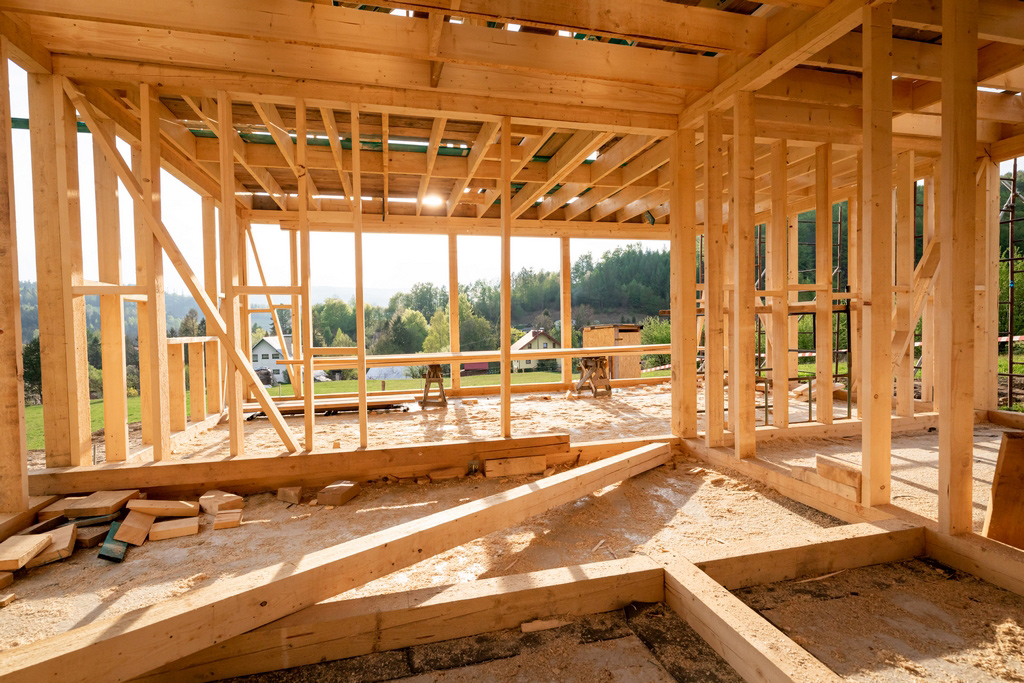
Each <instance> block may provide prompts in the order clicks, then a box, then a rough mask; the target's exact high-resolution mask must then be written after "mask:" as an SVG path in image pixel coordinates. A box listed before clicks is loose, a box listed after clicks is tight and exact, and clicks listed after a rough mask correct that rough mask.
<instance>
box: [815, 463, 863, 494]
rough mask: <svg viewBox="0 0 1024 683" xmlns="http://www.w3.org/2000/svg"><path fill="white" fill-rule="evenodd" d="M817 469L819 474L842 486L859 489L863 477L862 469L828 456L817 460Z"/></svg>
mask: <svg viewBox="0 0 1024 683" xmlns="http://www.w3.org/2000/svg"><path fill="white" fill-rule="evenodd" d="M814 464H815V467H816V469H817V470H818V474H820V475H821V476H823V477H825V478H826V479H831V480H832V481H837V482H839V483H840V484H846V485H847V486H852V487H854V488H857V489H859V488H860V484H861V480H862V478H863V477H862V476H861V472H860V468H859V467H857V466H856V465H851V464H850V463H848V462H843V461H842V460H837V459H836V458H830V457H828V456H827V455H819V456H818V457H817V458H815V463H814Z"/></svg>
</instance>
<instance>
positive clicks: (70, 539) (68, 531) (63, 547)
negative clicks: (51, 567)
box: [25, 524, 78, 569]
mask: <svg viewBox="0 0 1024 683" xmlns="http://www.w3.org/2000/svg"><path fill="white" fill-rule="evenodd" d="M77 537H78V527H76V526H75V525H74V524H68V525H67V526H62V527H60V528H59V529H55V530H53V531H51V532H50V545H48V546H46V547H45V548H44V549H43V552H41V553H39V554H38V555H36V556H35V557H33V558H32V559H31V560H29V561H28V563H26V564H25V568H26V569H31V568H32V567H41V566H42V565H44V564H50V563H51V562H56V561H57V560H63V559H64V558H65V557H71V553H73V552H74V551H75V539H76V538H77Z"/></svg>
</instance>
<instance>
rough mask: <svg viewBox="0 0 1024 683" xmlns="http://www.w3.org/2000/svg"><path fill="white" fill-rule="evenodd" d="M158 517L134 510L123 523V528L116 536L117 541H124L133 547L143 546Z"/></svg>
mask: <svg viewBox="0 0 1024 683" xmlns="http://www.w3.org/2000/svg"><path fill="white" fill-rule="evenodd" d="M155 521H156V517H154V516H153V515H147V514H146V513H145V512H139V511H138V510H132V511H131V512H129V513H128V516H127V517H126V518H125V520H124V521H123V522H121V528H120V529H119V530H118V532H117V533H116V534H114V540H115V541H124V542H125V543H131V544H132V545H142V544H143V543H145V542H146V538H147V537H148V536H149V529H150V527H152V526H153V522H155Z"/></svg>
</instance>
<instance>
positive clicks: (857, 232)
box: [846, 152, 864, 418]
mask: <svg viewBox="0 0 1024 683" xmlns="http://www.w3.org/2000/svg"><path fill="white" fill-rule="evenodd" d="M863 177H864V169H863V164H862V163H861V154H860V153H859V152H858V154H857V179H856V182H855V183H854V189H853V194H852V195H850V198H849V201H848V202H847V216H848V218H849V236H850V237H849V238H850V241H849V246H848V250H847V253H846V262H847V264H848V267H849V269H850V279H849V283H850V291H851V292H854V297H855V298H854V299H853V301H852V302H851V304H850V322H849V328H848V330H847V345H846V348H847V349H848V350H849V353H848V357H849V359H850V391H852V392H853V395H852V401H853V405H854V406H855V407H856V409H857V417H858V418H860V417H861V410H860V389H861V381H860V378H861V372H862V371H863V367H862V362H861V361H862V359H863V358H864V355H863V353H862V349H861V347H862V344H863V330H862V325H861V321H862V320H863V301H862V299H861V294H860V292H861V286H862V285H861V283H862V282H863V281H864V277H863V273H862V272H861V268H862V267H863V264H864V259H863V251H864V240H863V235H862V234H861V230H862V225H863V221H862V220H861V216H862V214H863V211H864V202H862V201H861V192H860V183H861V178H863Z"/></svg>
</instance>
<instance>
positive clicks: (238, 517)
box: [213, 509, 242, 531]
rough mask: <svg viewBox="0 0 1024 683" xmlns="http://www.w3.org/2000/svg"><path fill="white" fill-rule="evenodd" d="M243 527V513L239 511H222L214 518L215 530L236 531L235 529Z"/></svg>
mask: <svg viewBox="0 0 1024 683" xmlns="http://www.w3.org/2000/svg"><path fill="white" fill-rule="evenodd" d="M241 525H242V511H241V510H240V509H237V510H220V511H218V512H217V514H216V515H215V516H214V518H213V528H214V530H215V531H216V530H219V529H234V528H235V527H238V526H241Z"/></svg>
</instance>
